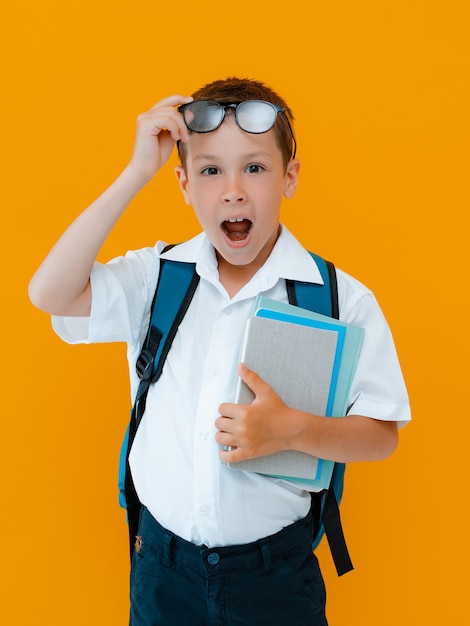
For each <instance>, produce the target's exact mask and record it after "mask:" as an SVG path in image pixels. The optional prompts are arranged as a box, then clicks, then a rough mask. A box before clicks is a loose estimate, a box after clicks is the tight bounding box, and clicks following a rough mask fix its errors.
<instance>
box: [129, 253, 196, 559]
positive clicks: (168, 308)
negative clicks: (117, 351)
mask: <svg viewBox="0 0 470 626" xmlns="http://www.w3.org/2000/svg"><path fill="white" fill-rule="evenodd" d="M167 249H168V248H165V250H164V251H166V250H167ZM198 284H199V275H198V274H197V273H196V266H195V264H194V263H183V262H180V261H171V260H169V259H160V273H159V277H158V282H157V287H156V290H155V296H154V298H153V302H152V307H151V311H150V323H149V328H148V331H147V336H146V338H145V341H144V345H143V349H142V351H141V353H140V355H139V357H138V359H137V363H136V370H137V374H138V376H139V378H140V384H139V387H138V389H137V394H136V398H135V401H134V406H133V408H132V412H131V420H130V424H129V430H128V437H127V450H126V464H125V479H124V489H125V500H126V508H127V516H128V524H129V539H130V551H131V556H132V553H133V550H134V541H135V537H136V535H137V531H138V526H139V516H140V508H141V505H140V502H139V499H138V496H137V492H136V490H135V486H134V483H133V480H132V475H131V472H130V467H129V453H130V450H131V447H132V443H133V441H134V438H135V435H136V432H137V429H138V427H139V424H140V422H141V420H142V417H143V415H144V411H145V405H146V400H147V393H148V390H149V387H150V385H151V383H153V382H156V381H157V380H158V379H159V378H160V376H161V374H162V371H163V365H164V363H165V360H166V357H167V355H168V352H169V350H170V348H171V344H172V343H173V340H174V338H175V335H176V333H177V331H178V327H179V325H180V324H181V321H182V320H183V317H184V316H185V314H186V311H187V310H188V307H189V305H190V303H191V300H192V298H193V296H194V293H195V291H196V289H197V286H198Z"/></svg>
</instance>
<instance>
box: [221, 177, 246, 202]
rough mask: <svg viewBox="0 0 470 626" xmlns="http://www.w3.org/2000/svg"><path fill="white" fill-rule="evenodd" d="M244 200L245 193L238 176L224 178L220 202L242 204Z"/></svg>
mask: <svg viewBox="0 0 470 626" xmlns="http://www.w3.org/2000/svg"><path fill="white" fill-rule="evenodd" d="M245 198H246V193H245V191H244V189H243V186H242V184H241V181H240V179H239V177H238V176H231V177H229V178H226V180H225V185H224V188H223V191H222V201H223V202H224V203H225V204H235V203H238V202H243V201H244V200H245Z"/></svg>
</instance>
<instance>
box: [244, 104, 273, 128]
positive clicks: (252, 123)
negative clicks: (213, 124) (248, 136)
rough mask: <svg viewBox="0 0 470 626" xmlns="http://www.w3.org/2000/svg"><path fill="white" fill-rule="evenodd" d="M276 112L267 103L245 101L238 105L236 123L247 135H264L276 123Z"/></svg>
mask: <svg viewBox="0 0 470 626" xmlns="http://www.w3.org/2000/svg"><path fill="white" fill-rule="evenodd" d="M276 116H277V111H276V109H275V108H274V107H273V106H271V104H269V102H261V101H259V100H246V101H245V102H242V103H240V104H239V105H238V108H237V122H238V125H239V126H240V128H242V129H243V130H244V131H246V132H247V133H266V132H267V131H268V130H269V129H270V128H272V127H273V125H274V122H275V121H276Z"/></svg>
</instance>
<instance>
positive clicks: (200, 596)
mask: <svg viewBox="0 0 470 626" xmlns="http://www.w3.org/2000/svg"><path fill="white" fill-rule="evenodd" d="M139 537H140V538H141V541H140V545H139V547H138V549H136V550H135V551H134V556H133V559H132V568H131V614H130V626H242V625H243V626H294V625H295V626H326V625H327V621H326V617H325V586H324V583H323V578H322V575H321V572H320V568H319V566H318V561H317V558H316V556H315V555H314V554H313V553H312V549H311V545H312V520H311V516H310V515H308V516H307V517H306V518H305V519H302V520H299V521H298V522H296V523H295V524H292V525H291V526H288V527H287V528H284V529H283V530H281V531H280V532H278V533H276V534H275V535H271V536H270V537H267V538H265V539H261V540H259V541H255V542H253V543H249V544H246V545H241V546H229V547H223V548H207V547H205V546H196V545H194V544H192V543H189V542H187V541H185V540H183V539H181V538H180V537H177V536H176V535H174V534H173V533H171V532H169V531H168V530H166V529H164V528H163V527H162V526H160V524H159V523H158V522H157V521H156V520H155V519H154V518H153V517H152V516H151V515H150V513H149V512H148V511H147V510H146V509H143V510H142V514H141V519H140V526H139Z"/></svg>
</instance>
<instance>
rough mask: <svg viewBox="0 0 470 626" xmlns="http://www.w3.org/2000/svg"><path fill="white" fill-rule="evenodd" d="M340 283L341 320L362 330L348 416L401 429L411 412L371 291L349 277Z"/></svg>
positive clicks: (389, 336)
mask: <svg viewBox="0 0 470 626" xmlns="http://www.w3.org/2000/svg"><path fill="white" fill-rule="evenodd" d="M341 282H342V285H341V287H340V291H339V296H340V311H341V319H342V320H343V321H345V322H347V323H350V324H355V325H357V326H361V327H363V328H364V329H365V333H364V341H363V344H362V348H361V353H360V356H359V360H358V363H357V369H356V373H355V376H354V379H353V382H352V386H351V391H350V396H349V397H350V405H349V407H348V414H350V415H353V414H355V415H365V416H366V417H371V418H375V419H379V420H385V421H395V422H397V423H398V426H399V427H402V426H404V425H405V424H406V423H407V422H408V421H409V420H410V419H411V412H410V405H409V399H408V393H407V390H406V386H405V382H404V379H403V374H402V371H401V367H400V363H399V359H398V355H397V351H396V348H395V344H394V340H393V337H392V333H391V331H390V328H389V325H388V323H387V321H386V319H385V317H384V315H383V313H382V310H381V309H380V306H379V304H378V302H377V300H376V298H375V296H374V295H373V293H372V292H371V291H369V290H368V289H367V288H366V287H364V286H363V285H361V284H360V283H358V282H357V281H355V279H352V278H351V277H347V278H346V280H345V281H341ZM339 284H340V283H339ZM342 302H343V305H342Z"/></svg>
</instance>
